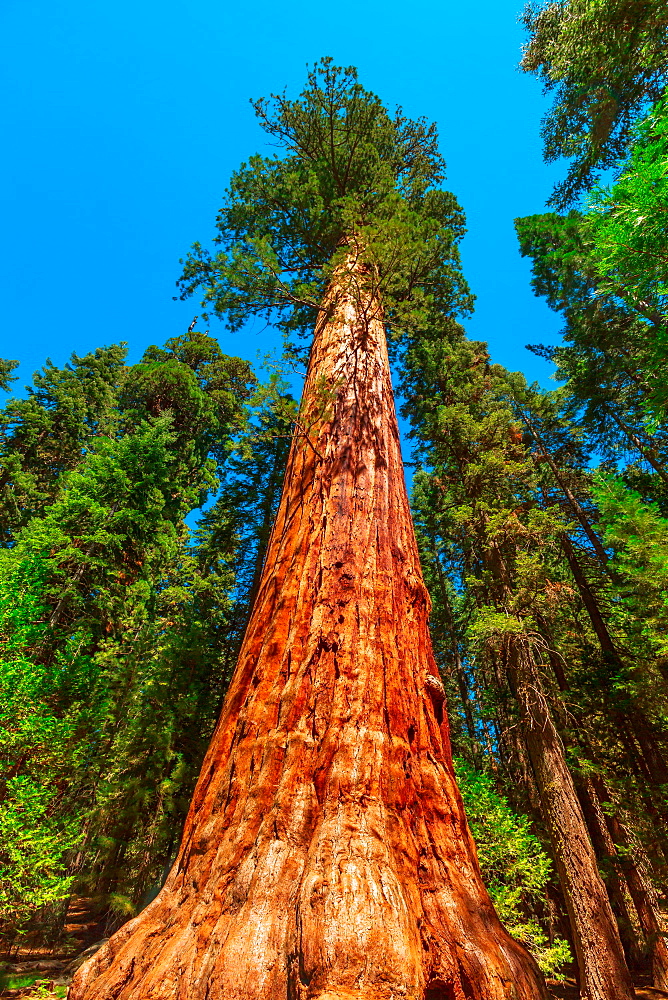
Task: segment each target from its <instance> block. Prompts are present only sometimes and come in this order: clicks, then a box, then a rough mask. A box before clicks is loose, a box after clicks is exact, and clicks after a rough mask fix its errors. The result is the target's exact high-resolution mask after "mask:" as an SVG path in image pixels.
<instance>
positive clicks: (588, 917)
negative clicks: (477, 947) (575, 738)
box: [506, 637, 635, 1000]
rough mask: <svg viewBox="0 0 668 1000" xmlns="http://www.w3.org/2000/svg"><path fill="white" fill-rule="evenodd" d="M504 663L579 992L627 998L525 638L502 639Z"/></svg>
mask: <svg viewBox="0 0 668 1000" xmlns="http://www.w3.org/2000/svg"><path fill="white" fill-rule="evenodd" d="M506 667H507V670H508V676H509V680H510V683H511V686H512V688H513V690H514V692H515V696H516V698H517V702H518V705H519V709H520V715H521V718H522V722H523V727H524V736H525V740H526V745H527V750H528V752H529V757H530V759H531V764H532V767H533V771H534V775H535V778H536V784H537V786H538V791H539V793H540V799H541V807H542V812H543V816H544V819H545V824H546V826H547V829H548V833H549V835H550V840H551V841H552V850H553V855H554V859H555V867H556V869H557V874H558V876H559V881H560V883H561V887H562V890H563V893H564V898H565V901H566V907H567V910H568V916H569V920H570V923H571V928H572V930H573V942H574V945H575V952H576V957H577V962H578V969H579V973H580V990H581V995H582V997H583V998H584V1000H629V998H631V997H634V996H635V993H634V990H633V985H632V983H631V977H630V975H629V971H628V969H627V967H626V962H625V959H624V952H623V949H622V944H621V941H620V938H619V930H618V928H617V923H616V921H615V917H614V915H613V912H612V908H611V906H610V900H609V899H608V894H607V891H606V888H605V885H604V884H603V881H602V879H601V876H600V875H599V872H598V867H597V865H596V856H595V854H594V850H593V848H592V845H591V841H590V839H589V834H588V832H587V826H586V823H585V820H584V816H583V815H582V809H581V807H580V803H579V802H578V798H577V795H576V792H575V787H574V785H573V779H572V777H571V774H570V771H569V770H568V766H567V764H566V756H565V753H564V747H563V744H562V742H561V739H560V738H559V734H558V733H557V730H556V728H555V726H554V722H553V720H552V716H551V713H550V710H549V707H548V704H547V700H546V698H545V694H544V692H543V689H542V683H541V680H540V676H539V674H538V671H537V670H536V666H535V663H534V660H533V652H532V649H531V646H530V644H529V642H528V640H526V639H524V638H519V637H518V638H515V637H511V638H509V639H508V640H507V642H506Z"/></svg>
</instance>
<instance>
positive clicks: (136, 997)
mask: <svg viewBox="0 0 668 1000" xmlns="http://www.w3.org/2000/svg"><path fill="white" fill-rule="evenodd" d="M362 275H363V271H362V269H361V267H360V266H359V265H358V264H356V263H354V262H353V260H352V258H349V260H348V266H347V268H346V269H342V270H341V271H339V272H338V276H337V279H336V281H335V282H333V285H332V288H331V289H330V293H329V295H328V298H327V300H326V303H325V306H326V307H327V312H326V313H323V315H322V317H321V320H320V321H319V323H318V325H317V328H316V333H315V338H314V343H313V348H312V352H311V359H310V363H309V371H308V376H307V381H306V386H305V390H304V403H303V405H302V413H301V420H300V426H301V428H302V430H301V431H298V432H297V434H296V435H295V439H294V441H293V445H292V450H291V453H290V457H289V461H288V467H287V472H286V479H285V484H284V491H283V497H282V500H281V504H280V509H279V512H278V515H277V519H276V524H275V526H274V530H273V534H272V537H271V541H270V544H269V549H268V554H267V559H266V561H265V566H264V571H263V575H262V581H261V584H260V587H259V591H258V595H257V599H256V602H255V607H254V610H253V613H252V616H251V620H250V623H249V626H248V630H247V633H246V637H245V640H244V643H243V647H242V650H241V653H240V657H239V662H238V665H237V669H236V672H235V674H234V677H233V679H232V683H231V687H230V690H229V692H228V695H227V698H226V700H225V704H224V707H223V711H222V714H221V718H220V721H219V724H218V727H217V729H216V733H215V736H214V739H213V742H212V744H211V747H210V749H209V752H208V755H207V757H206V760H205V762H204V765H203V768H202V773H201V776H200V780H199V783H198V786H197V789H196V792H195V796H194V799H193V803H192V806H191V810H190V813H189V816H188V819H187V822H186V827H185V832H184V837H183V843H182V845H181V850H180V853H179V857H178V859H177V862H176V864H175V865H174V868H173V869H172V872H171V873H170V875H169V878H168V880H167V882H166V884H165V886H164V888H163V890H162V891H161V893H160V895H159V896H158V897H157V899H156V900H155V901H154V902H153V903H151V904H150V905H149V906H148V907H147V908H146V910H144V911H143V912H142V913H141V914H140V915H139V916H138V917H137V918H135V919H134V920H132V921H130V922H129V923H128V924H126V925H125V926H124V927H123V928H121V930H120V931H119V932H118V933H117V934H115V935H114V937H113V938H112V939H111V940H110V941H109V943H108V944H107V945H106V946H104V947H103V949H102V950H101V951H100V952H98V954H97V955H96V956H94V957H93V959H92V960H91V961H90V962H89V963H88V964H86V965H85V966H84V967H83V968H82V969H81V970H80V972H79V973H78V974H77V976H76V978H75V981H74V984H73V986H72V988H71V992H70V1000H167V998H169V1000H174V998H179V1000H186V998H188V1000H207V998H208V1000H214V998H215V1000H241V998H243V1000H279V998H280V1000H316V998H318V1000H354V998H358V1000H362V998H365V1000H366V998H368V1000H371V998H373V1000H390V998H396V1000H399V998H401V1000H465V998H473V1000H510V998H514V1000H536V998H545V996H546V994H545V992H544V986H543V983H542V977H541V975H540V973H539V971H538V970H537V968H536V966H535V963H534V962H533V960H532V959H531V958H530V957H529V955H528V954H527V953H526V952H525V951H524V949H523V948H521V947H520V946H519V945H518V944H517V943H516V942H514V941H513V940H512V939H511V938H510V937H509V936H508V934H507V933H506V932H505V930H504V929H503V928H502V926H501V924H500V923H499V920H498V918H497V916H496V914H495V912H494V910H493V908H492V905H491V903H490V900H489V897H488V895H487V893H486V891H485V889H484V887H483V885H482V882H481V878H480V872H479V868H478V864H477V860H476V854H475V848H474V845H473V842H472V840H471V836H470V833H469V831H468V827H467V824H466V820H465V817H464V813H463V809H462V803H461V799H460V796H459V793H458V791H457V788H456V785H455V779H454V775H453V770H452V762H451V757H450V746H449V739H448V727H447V719H446V715H445V712H444V705H443V694H442V687H441V685H440V682H439V680H438V671H437V668H436V665H435V662H434V659H433V655H432V652H431V645H430V640H429V632H428V615H429V598H428V595H427V592H426V589H425V586H424V582H423V579H422V574H421V571H420V566H419V561H418V552H417V546H416V542H415V537H414V534H413V527H412V522H411V516H410V511H409V506H408V500H407V496H406V488H405V483H404V475H403V467H402V463H401V456H400V449H399V435H398V430H397V423H396V416H395V412H394V403H393V398H392V389H391V384H390V376H389V367H388V361H387V350H386V344H385V334H384V329H383V324H382V322H381V319H380V317H379V316H378V315H377V308H376V304H375V301H374V299H373V296H372V295H371V293H370V292H368V291H366V290H365V289H364V287H363V286H362ZM328 397H331V398H330V399H329V401H328ZM319 414H320V416H319ZM306 428H310V430H309V431H308V439H307V437H306V436H305V433H304V429H306Z"/></svg>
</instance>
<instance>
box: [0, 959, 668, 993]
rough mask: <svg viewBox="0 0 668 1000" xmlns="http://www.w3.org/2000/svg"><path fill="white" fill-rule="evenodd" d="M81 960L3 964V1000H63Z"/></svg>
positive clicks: (568, 987) (642, 981) (555, 988)
mask: <svg viewBox="0 0 668 1000" xmlns="http://www.w3.org/2000/svg"><path fill="white" fill-rule="evenodd" d="M78 964H80V963H79V961H78V960H76V959H75V960H74V962H73V960H72V957H71V956H69V957H67V958H65V957H61V958H54V957H52V958H50V959H49V958H47V957H46V956H42V957H39V958H34V957H33V958H32V960H29V959H27V958H23V959H19V960H15V961H13V962H3V963H2V965H1V967H0V1000H63V998H64V997H65V995H66V993H67V987H68V985H69V983H70V980H71V978H72V975H73V974H74V967H76V966H77V965H78ZM547 985H548V989H549V991H550V996H551V997H552V998H553V1000H580V991H579V990H578V988H577V986H576V984H575V981H574V980H572V979H567V980H565V981H564V982H561V983H558V982H556V981H554V980H548V984H547ZM635 989H636V997H637V1000H662V998H663V1000H666V998H668V993H665V992H664V991H663V990H657V989H654V987H653V986H650V985H649V982H648V980H647V979H646V978H643V977H639V978H638V980H637V981H636V983H635Z"/></svg>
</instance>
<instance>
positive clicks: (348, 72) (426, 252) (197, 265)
mask: <svg viewBox="0 0 668 1000" xmlns="http://www.w3.org/2000/svg"><path fill="white" fill-rule="evenodd" d="M253 106H254V108H255V112H256V114H257V116H258V118H259V121H260V123H261V125H262V127H263V128H264V130H265V132H266V133H267V134H268V136H269V137H270V138H271V139H272V140H273V141H274V142H275V143H276V145H277V146H278V147H279V150H280V151H279V152H278V153H276V154H274V155H271V156H260V155H255V156H252V157H251V158H250V159H249V161H248V162H247V163H244V164H242V166H241V167H240V168H239V170H237V171H236V172H235V173H234V174H233V175H232V178H231V181H230V184H229V187H228V189H227V191H226V194H225V198H224V202H223V206H222V208H221V210H220V212H219V214H218V218H217V222H216V228H217V235H216V236H215V238H214V244H215V249H214V250H213V251H210V250H208V249H206V248H204V247H203V246H202V245H201V244H199V243H195V244H194V245H193V247H192V250H191V252H190V254H189V255H188V257H187V258H186V259H185V261H184V262H183V263H184V269H183V274H182V276H181V279H180V282H179V284H180V288H181V293H182V298H186V297H187V296H189V295H191V294H193V293H194V292H195V291H198V290H200V289H201V291H202V292H203V303H202V304H203V306H204V307H205V308H206V309H208V310H211V311H212V312H213V313H215V314H216V315H218V316H219V317H220V318H222V319H224V320H225V321H226V323H227V324H228V326H229V327H230V328H231V329H233V330H235V329H239V328H240V327H241V326H242V325H243V323H244V322H245V321H246V320H247V319H248V317H249V315H253V314H255V315H262V316H264V317H265V318H266V319H267V320H269V321H271V322H274V323H277V324H278V325H279V326H281V327H282V328H283V329H284V330H286V331H292V330H298V331H302V332H305V331H307V330H310V329H311V328H312V327H313V323H314V319H315V315H316V311H317V310H318V309H319V308H321V302H322V297H323V292H324V289H325V287H326V285H327V283H328V280H329V279H330V278H331V275H332V271H333V269H334V268H335V267H336V264H337V261H338V260H339V259H340V258H341V255H342V254H344V253H345V252H346V251H345V247H346V245H348V244H349V243H350V242H351V240H354V241H355V244H356V246H357V247H359V248H361V249H362V252H363V254H364V255H365V257H366V261H367V263H368V264H369V265H370V267H369V273H370V274H371V275H372V279H373V280H374V281H376V282H377V291H378V293H379V295H380V297H381V299H382V301H383V305H384V308H385V311H386V317H387V319H388V322H389V323H390V325H391V326H393V327H394V329H395V332H399V331H400V330H403V329H406V328H409V327H411V326H415V325H416V323H417V324H419V323H420V322H421V321H422V322H424V319H425V317H426V315H427V314H428V313H429V314H430V315H432V316H433V315H435V314H436V313H437V312H440V313H442V314H445V315H446V316H452V315H455V314H456V313H458V312H462V311H464V312H466V311H468V310H470V308H471V303H472V300H471V296H470V294H469V291H468V288H467V286H466V284H465V282H464V280H463V278H462V276H461V274H460V270H459V256H458V252H457V247H456V244H457V242H458V241H459V239H461V237H462V236H463V234H464V232H465V230H464V216H463V213H462V211H461V209H460V207H459V205H458V204H457V202H456V200H455V198H454V196H453V195H452V194H450V193H449V192H447V191H444V190H442V189H441V187H440V185H441V183H442V181H443V179H444V176H445V163H444V161H443V158H442V156H441V154H440V152H439V149H438V136H437V131H436V126H435V125H433V124H428V123H427V122H426V121H425V120H424V119H417V120H410V119H408V118H406V117H405V116H404V115H403V113H402V111H401V110H400V109H397V110H396V111H395V112H394V114H391V113H390V112H389V111H388V110H387V109H386V108H385V106H384V105H383V103H382V102H381V101H380V99H379V98H378V97H376V95H375V94H373V93H371V92H370V91H368V90H365V89H364V88H363V87H362V85H361V84H360V83H359V82H358V79H357V73H356V71H355V69H354V68H352V67H349V68H346V69H343V68H340V67H337V66H335V65H334V64H333V63H332V60H331V59H329V58H326V59H322V60H321V61H320V62H319V63H317V64H316V65H315V67H313V68H312V69H311V70H310V71H309V73H308V78H307V86H306V88H305V89H304V91H303V92H302V93H301V95H300V96H299V97H298V98H297V99H296V100H291V99H289V98H288V97H287V96H286V95H285V94H278V95H277V94H274V95H272V96H271V97H270V98H267V99H261V100H257V101H254V102H253ZM434 307H435V308H434Z"/></svg>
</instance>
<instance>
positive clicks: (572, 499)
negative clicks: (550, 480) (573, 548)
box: [518, 407, 608, 566]
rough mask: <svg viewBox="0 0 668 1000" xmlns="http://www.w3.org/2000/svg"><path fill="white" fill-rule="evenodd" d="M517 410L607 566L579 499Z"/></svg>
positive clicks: (520, 411)
mask: <svg viewBox="0 0 668 1000" xmlns="http://www.w3.org/2000/svg"><path fill="white" fill-rule="evenodd" d="M518 412H519V414H520V416H521V417H522V419H523V420H524V423H525V424H526V426H527V429H528V431H529V433H530V434H531V437H532V438H533V439H534V441H535V442H536V444H537V445H538V447H539V448H540V450H541V453H540V458H543V459H545V461H546V462H547V464H548V465H549V467H550V470H551V472H552V475H553V476H554V478H555V480H556V482H557V484H558V486H559V488H560V489H561V491H562V493H563V494H564V496H565V497H566V499H567V500H568V502H569V504H570V506H571V508H572V510H573V512H574V513H575V516H576V517H577V519H578V521H579V522H580V525H581V527H582V529H583V531H584V533H585V535H586V536H587V538H588V539H589V541H590V542H591V545H592V548H593V549H594V551H595V552H596V555H597V556H598V558H599V560H600V562H601V565H602V566H607V563H608V554H607V552H606V551H605V549H604V548H603V545H602V543H601V539H600V538H599V537H598V535H597V534H596V532H595V531H594V529H593V528H592V526H591V524H590V523H589V518H588V517H587V515H586V514H585V512H584V510H583V509H582V507H581V505H580V503H579V501H578V500H577V497H576V496H575V494H574V493H573V491H572V490H571V489H570V487H569V486H568V483H567V482H566V480H565V478H564V476H562V474H561V472H560V471H559V468H558V466H557V464H556V462H555V461H554V459H553V458H552V456H551V455H550V452H549V449H548V447H547V445H546V444H545V442H544V441H543V439H542V437H541V435H540V434H539V432H538V430H537V429H536V427H535V426H534V424H533V423H532V421H531V419H530V417H529V416H528V414H526V413H524V411H523V410H522V409H521V408H520V407H518ZM536 457H538V456H536Z"/></svg>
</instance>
